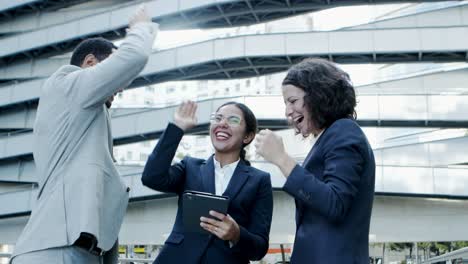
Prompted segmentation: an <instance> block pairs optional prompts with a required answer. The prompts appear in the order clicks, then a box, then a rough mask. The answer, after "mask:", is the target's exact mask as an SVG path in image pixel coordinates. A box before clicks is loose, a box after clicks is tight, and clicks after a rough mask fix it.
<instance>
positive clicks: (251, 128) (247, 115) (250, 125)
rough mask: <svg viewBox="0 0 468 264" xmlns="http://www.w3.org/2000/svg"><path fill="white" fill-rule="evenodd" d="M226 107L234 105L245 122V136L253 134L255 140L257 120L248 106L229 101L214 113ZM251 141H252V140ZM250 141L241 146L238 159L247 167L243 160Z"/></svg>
mask: <svg viewBox="0 0 468 264" xmlns="http://www.w3.org/2000/svg"><path fill="white" fill-rule="evenodd" d="M226 105H234V106H236V107H237V108H239V109H240V110H241V112H242V115H243V118H244V120H245V135H248V134H250V133H253V134H254V138H255V135H256V134H257V129H258V122H257V118H256V117H255V114H254V113H253V112H252V110H250V108H249V107H248V106H246V105H245V104H243V103H239V102H234V101H230V102H226V103H224V104H222V105H221V106H220V107H218V109H216V112H218V111H219V109H221V108H222V107H224V106H226ZM252 141H253V139H252ZM252 141H250V142H249V143H247V144H243V145H242V149H241V151H240V158H241V159H242V160H244V161H245V163H247V165H250V162H249V161H248V160H246V159H245V154H246V151H245V147H246V146H248V145H249V144H250V143H252Z"/></svg>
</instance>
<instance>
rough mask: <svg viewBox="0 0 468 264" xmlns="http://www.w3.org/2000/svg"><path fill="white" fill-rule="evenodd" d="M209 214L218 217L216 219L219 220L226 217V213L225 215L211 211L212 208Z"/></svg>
mask: <svg viewBox="0 0 468 264" xmlns="http://www.w3.org/2000/svg"><path fill="white" fill-rule="evenodd" d="M210 215H212V216H214V217H216V218H218V219H219V220H221V221H223V220H224V218H226V215H225V214H222V213H218V212H216V211H213V210H211V211H210Z"/></svg>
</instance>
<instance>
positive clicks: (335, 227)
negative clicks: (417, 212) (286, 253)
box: [283, 119, 375, 264]
mask: <svg viewBox="0 0 468 264" xmlns="http://www.w3.org/2000/svg"><path fill="white" fill-rule="evenodd" d="M374 182H375V161H374V154H373V152H372V148H371V146H370V145H369V143H368V141H367V138H366V136H365V135H364V133H363V132H362V130H361V129H360V127H359V126H358V125H357V123H356V122H355V121H354V120H351V119H340V120H337V121H335V122H334V123H333V124H332V125H331V126H330V127H329V128H327V129H326V130H325V131H324V132H323V133H322V135H321V136H320V137H319V139H318V140H317V142H316V143H315V144H314V147H313V148H312V150H311V151H310V152H309V154H308V155H307V158H306V160H305V161H304V164H303V166H299V165H296V167H295V168H294V169H293V171H292V172H291V174H290V175H289V177H288V178H287V180H286V183H285V185H284V186H283V190H284V191H286V192H287V193H289V194H290V195H292V196H293V197H294V198H295V201H296V237H295V241H294V248H293V253H292V256H291V263H293V264H299V263H300V264H302V263H312V264H314V263H331V264H333V263H336V264H341V263H346V264H355V263H356V264H362V263H369V225H370V218H371V211H372V203H373V198H374Z"/></svg>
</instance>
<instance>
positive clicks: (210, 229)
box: [200, 223, 218, 236]
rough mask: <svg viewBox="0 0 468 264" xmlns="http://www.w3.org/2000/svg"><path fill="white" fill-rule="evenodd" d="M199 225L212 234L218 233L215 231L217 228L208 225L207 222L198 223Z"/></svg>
mask: <svg viewBox="0 0 468 264" xmlns="http://www.w3.org/2000/svg"><path fill="white" fill-rule="evenodd" d="M200 226H201V227H202V228H203V229H205V230H206V231H208V232H210V233H212V234H213V235H216V236H218V234H217V232H216V231H217V229H216V227H215V226H213V225H209V224H205V223H200Z"/></svg>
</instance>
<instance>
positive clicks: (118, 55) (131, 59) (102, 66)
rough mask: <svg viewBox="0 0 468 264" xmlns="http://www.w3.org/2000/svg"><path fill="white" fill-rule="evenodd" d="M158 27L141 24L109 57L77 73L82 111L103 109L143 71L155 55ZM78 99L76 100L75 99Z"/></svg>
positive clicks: (75, 76) (76, 80)
mask: <svg viewBox="0 0 468 264" xmlns="http://www.w3.org/2000/svg"><path fill="white" fill-rule="evenodd" d="M156 25H157V24H154V23H138V24H136V25H135V26H134V27H132V29H131V30H130V31H129V32H128V34H127V36H126V38H125V39H124V41H123V42H122V44H121V45H120V47H119V48H118V49H117V50H116V51H115V52H114V53H112V54H111V55H110V56H109V58H107V59H105V60H103V61H102V62H100V63H98V64H96V65H95V66H93V67H88V68H85V69H82V70H79V71H75V72H73V73H72V74H71V75H72V76H73V75H74V77H72V78H74V82H75V83H74V86H76V87H78V88H79V89H75V90H76V93H77V96H76V100H77V101H78V103H79V104H80V106H81V107H82V108H88V107H93V106H96V105H99V106H101V105H102V104H104V103H105V102H106V101H107V99H108V98H109V97H110V96H112V95H113V94H114V93H116V92H117V91H118V90H120V89H123V88H125V87H127V86H128V85H129V84H130V83H131V82H132V81H133V79H135V78H136V77H137V76H138V74H139V73H140V72H141V71H142V70H143V68H144V67H145V65H146V62H147V61H148V57H149V55H150V54H151V50H152V45H153V41H154V38H155V36H156V34H157V27H156ZM74 98H75V97H74Z"/></svg>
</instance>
